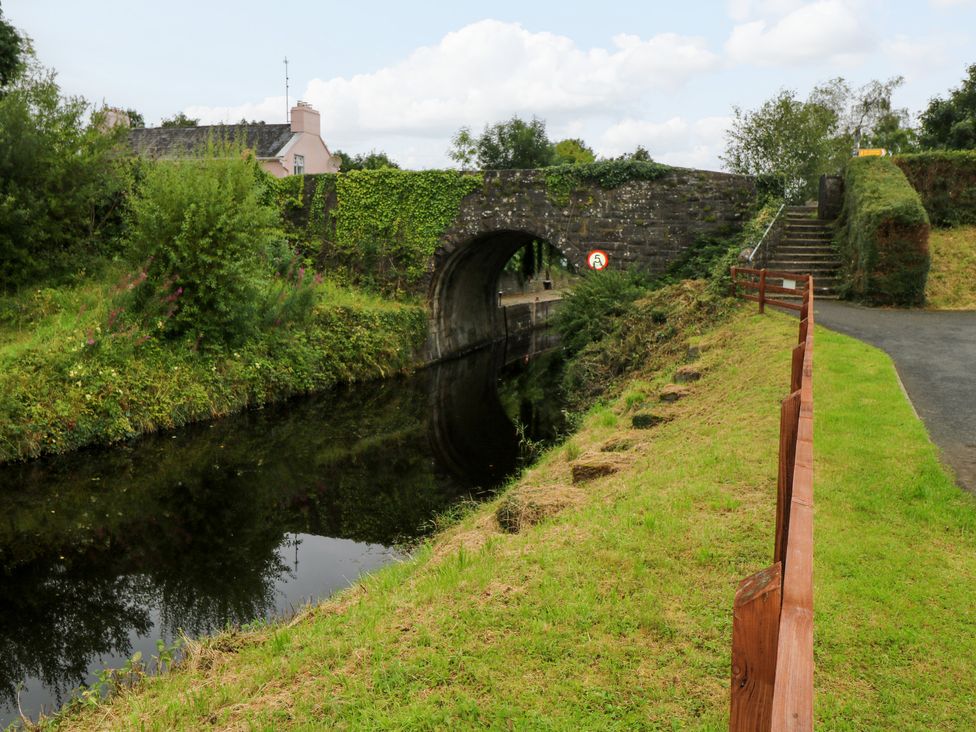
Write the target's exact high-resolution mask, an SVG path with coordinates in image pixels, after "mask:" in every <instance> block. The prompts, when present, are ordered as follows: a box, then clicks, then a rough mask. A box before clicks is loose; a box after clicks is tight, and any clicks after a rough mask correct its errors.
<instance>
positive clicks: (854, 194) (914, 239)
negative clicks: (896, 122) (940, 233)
mask: <svg viewBox="0 0 976 732" xmlns="http://www.w3.org/2000/svg"><path fill="white" fill-rule="evenodd" d="M928 242H929V219H928V216H927V215H926V213H925V208H924V207H923V206H922V201H921V199H920V198H919V195H918V193H917V192H916V191H915V189H913V188H912V186H911V184H910V183H909V182H908V180H907V179H906V178H905V175H904V173H902V172H901V170H900V169H899V168H898V166H897V165H895V164H894V163H893V162H891V160H890V159H889V158H854V159H852V160H850V161H849V162H848V164H847V167H846V169H845V172H844V209H843V211H842V213H841V218H840V222H839V227H838V233H837V246H838V249H839V250H840V253H841V257H842V259H843V262H844V269H845V279H846V281H847V288H848V291H847V294H848V295H850V296H853V297H857V298H859V299H863V300H867V301H869V302H874V303H877V304H880V305H921V304H922V303H923V302H924V299H925V280H926V278H927V276H928V271H929V246H928Z"/></svg>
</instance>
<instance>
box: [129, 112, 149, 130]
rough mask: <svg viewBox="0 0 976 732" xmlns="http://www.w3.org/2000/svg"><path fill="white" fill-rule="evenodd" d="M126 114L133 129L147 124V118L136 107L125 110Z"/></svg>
mask: <svg viewBox="0 0 976 732" xmlns="http://www.w3.org/2000/svg"><path fill="white" fill-rule="evenodd" d="M125 116H126V117H128V118H129V127H132V128H133V129H138V128H140V127H145V126H146V118H145V117H143V116H142V113H140V112H137V111H136V110H134V109H127V110H125Z"/></svg>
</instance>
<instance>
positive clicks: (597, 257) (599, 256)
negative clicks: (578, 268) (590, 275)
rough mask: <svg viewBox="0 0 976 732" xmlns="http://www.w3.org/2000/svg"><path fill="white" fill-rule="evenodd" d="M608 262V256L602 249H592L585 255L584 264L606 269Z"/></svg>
mask: <svg viewBox="0 0 976 732" xmlns="http://www.w3.org/2000/svg"><path fill="white" fill-rule="evenodd" d="M608 264H610V257H609V256H607V253H606V252H605V251H603V250H602V249H594V250H593V251H591V252H590V253H589V254H587V255H586V266H587V267H589V268H590V269H597V270H599V269H606V267H607V265H608Z"/></svg>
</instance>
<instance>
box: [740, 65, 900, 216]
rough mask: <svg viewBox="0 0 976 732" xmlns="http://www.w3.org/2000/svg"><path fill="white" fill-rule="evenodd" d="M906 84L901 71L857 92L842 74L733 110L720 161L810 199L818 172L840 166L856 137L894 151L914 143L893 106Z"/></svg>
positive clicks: (871, 83)
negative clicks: (801, 94)
mask: <svg viewBox="0 0 976 732" xmlns="http://www.w3.org/2000/svg"><path fill="white" fill-rule="evenodd" d="M902 83H903V79H902V78H901V77H900V76H897V77H893V78H891V79H888V80H887V81H883V82H882V81H871V82H869V83H868V84H865V85H864V86H862V87H859V88H857V89H853V88H851V86H850V85H849V84H848V83H847V82H846V81H844V79H842V78H839V77H838V78H835V79H831V80H830V81H828V82H826V83H824V84H821V85H819V86H817V87H815V88H814V89H813V91H812V92H811V94H810V97H809V98H808V99H807V100H806V101H803V100H801V99H799V98H798V97H797V94H796V92H795V91H792V90H783V91H780V92H779V94H777V95H776V96H775V97H773V98H772V99H769V100H767V101H766V102H764V103H763V104H762V106H761V107H760V108H759V109H757V110H755V111H751V112H743V110H742V109H740V108H739V107H734V108H733V114H734V120H733V122H732V127H731V129H730V130H729V131H728V133H727V139H726V148H725V155H723V156H722V160H724V161H725V163H726V164H727V165H728V167H729V169H730V170H731V171H732V172H734V173H746V174H751V175H765V176H771V177H773V178H777V179H779V180H781V181H783V187H784V190H785V193H786V195H787V197H788V198H790V199H793V200H797V199H803V198H807V197H809V196H812V195H814V193H815V192H816V188H817V181H818V179H819V177H820V175H821V174H822V173H827V172H832V171H835V170H837V169H839V168H840V167H841V166H842V165H843V163H844V160H845V159H846V158H847V157H848V156H849V155H850V152H851V149H852V148H853V147H855V145H856V144H857V142H858V141H860V142H861V144H862V146H863V145H869V146H879V147H888V148H891V149H893V150H896V151H899V150H906V149H910V148H911V147H912V145H913V144H914V140H913V134H912V132H911V130H910V129H909V128H908V113H907V111H906V110H904V109H895V108H894V107H893V106H892V103H891V96H892V93H893V92H894V90H895V89H897V88H898V87H899V86H900V85H901V84H902Z"/></svg>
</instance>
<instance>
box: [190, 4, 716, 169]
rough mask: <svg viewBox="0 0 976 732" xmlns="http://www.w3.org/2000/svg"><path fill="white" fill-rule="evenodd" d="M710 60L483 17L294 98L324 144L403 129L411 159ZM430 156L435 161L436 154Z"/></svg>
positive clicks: (278, 111) (582, 108) (623, 111)
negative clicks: (316, 119) (499, 125)
mask: <svg viewBox="0 0 976 732" xmlns="http://www.w3.org/2000/svg"><path fill="white" fill-rule="evenodd" d="M718 64H719V58H718V56H717V55H716V54H715V53H713V52H712V51H711V50H709V49H708V47H707V45H706V43H705V41H704V40H703V39H701V38H697V37H689V36H682V35H678V34H675V33H661V34H659V35H655V36H652V37H650V38H647V39H642V38H641V37H639V36H636V35H631V34H620V35H617V36H615V37H614V38H613V39H612V44H611V45H610V46H609V47H606V48H593V49H582V48H580V47H579V46H578V45H577V44H576V43H575V42H574V41H573V40H571V39H570V38H567V37H565V36H560V35H556V34H553V33H546V32H539V33H534V32H531V31H528V30H526V29H525V28H523V27H522V26H521V25H519V24H517V23H504V22H500V21H495V20H483V21H479V22H477V23H473V24H471V25H467V26H465V27H463V28H461V29H459V30H457V31H454V32H451V33H448V34H447V35H445V36H444V37H443V38H442V39H441V40H440V42H439V43H437V44H436V45H433V46H428V47H422V48H418V49H417V50H415V51H413V52H412V53H411V54H410V55H408V56H407V57H406V58H404V59H403V60H402V61H399V62H398V63H396V64H393V65H391V66H388V67H386V68H383V69H380V70H378V71H375V72H373V73H368V74H358V75H356V76H352V77H348V78H347V77H336V78H332V79H315V80H313V81H312V82H310V83H309V85H308V87H307V88H306V90H305V93H304V95H303V96H302V97H301V98H302V99H304V100H305V101H308V102H311V103H312V104H313V105H314V106H316V107H317V108H318V109H319V110H321V112H322V116H323V127H324V136H325V137H326V142H327V143H329V144H330V145H332V146H334V147H339V148H342V149H344V150H350V149H353V150H354V149H357V148H363V147H365V148H366V149H368V148H369V147H381V146H383V145H385V144H387V143H386V142H385V141H386V140H388V139H390V138H391V137H395V136H404V137H407V138H411V139H412V142H411V144H415V146H419V147H416V148H415V149H416V156H417V158H418V159H419V158H421V157H423V153H422V152H420V149H421V148H426V146H425V145H420V143H418V142H417V141H418V140H419V139H421V138H428V139H436V140H438V145H440V146H441V149H444V148H446V147H447V140H448V138H449V136H450V135H451V134H452V133H453V132H454V131H455V130H457V129H458V127H460V126H462V125H470V126H472V127H473V128H475V130H480V128H481V127H482V126H483V125H485V124H486V123H491V122H496V121H499V120H502V119H505V118H507V117H509V116H511V115H512V114H520V115H522V116H531V115H537V116H539V117H540V118H542V119H545V120H546V121H547V123H548V124H549V129H550V132H551V133H552V132H554V131H556V130H558V129H563V128H572V129H579V130H582V129H584V128H585V124H584V123H585V122H586V121H588V120H589V121H592V120H593V119H596V118H599V117H603V116H612V117H618V118H619V117H621V116H625V115H627V114H634V113H635V112H636V111H637V110H639V109H640V106H641V102H642V100H645V99H646V98H647V96H648V95H650V94H653V93H660V92H668V91H674V90H676V89H678V88H680V87H681V86H683V85H684V84H685V83H686V82H687V81H688V80H689V79H691V78H692V77H694V76H696V75H699V74H702V73H705V72H708V71H710V70H712V69H714V68H716V67H717V65H718ZM283 109H284V100H283V99H282V98H280V97H270V98H267V99H264V100H262V101H257V102H252V103H246V104H241V105H238V106H234V107H191V108H189V109H187V110H186V111H187V113H188V114H190V115H191V116H194V117H199V118H200V119H201V120H202V121H203V122H204V123H215V122H222V121H236V120H238V119H241V118H242V117H246V118H248V119H252V118H257V119H268V120H269V121H271V120H280V119H281V118H282V116H283V111H282V110H283ZM401 142H402V141H401ZM402 149H403V150H404V151H406V149H407V145H404V146H403V148H402ZM431 163H432V164H443V155H441V156H439V159H438V160H437V161H431Z"/></svg>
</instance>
